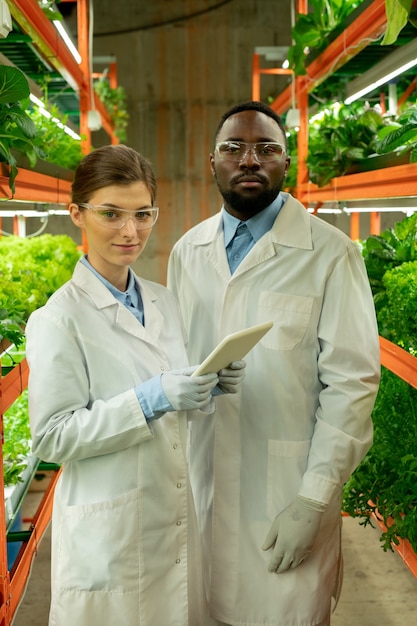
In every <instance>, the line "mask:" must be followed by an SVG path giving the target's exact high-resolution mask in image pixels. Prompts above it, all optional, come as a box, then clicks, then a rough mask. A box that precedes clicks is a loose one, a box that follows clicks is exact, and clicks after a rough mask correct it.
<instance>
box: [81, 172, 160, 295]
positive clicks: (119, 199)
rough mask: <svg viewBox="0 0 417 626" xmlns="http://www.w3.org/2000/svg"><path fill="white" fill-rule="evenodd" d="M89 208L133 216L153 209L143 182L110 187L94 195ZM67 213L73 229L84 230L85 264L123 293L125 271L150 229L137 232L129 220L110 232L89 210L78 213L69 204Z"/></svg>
mask: <svg viewBox="0 0 417 626" xmlns="http://www.w3.org/2000/svg"><path fill="white" fill-rule="evenodd" d="M88 204H89V205H93V206H97V205H100V206H108V207H109V209H111V208H120V209H124V210H126V211H129V212H132V216H133V215H134V214H135V213H136V212H137V211H139V210H142V209H148V208H150V207H151V206H152V199H151V194H150V192H149V190H148V188H147V186H146V185H145V183H144V182H142V181H138V182H134V183H131V184H129V185H109V186H108V187H103V188H102V189H99V190H97V191H95V192H94V194H93V195H92V196H91V197H90V198H89V200H88ZM69 211H70V214H71V218H72V221H73V222H74V224H76V226H79V227H80V228H84V229H85V233H86V236H87V241H88V260H89V262H90V264H91V265H92V266H93V267H94V269H95V270H97V272H99V274H101V275H102V276H104V278H106V279H107V280H108V281H109V282H111V283H112V284H113V285H115V287H117V288H118V289H120V290H121V291H124V290H125V288H126V281H127V276H128V268H129V265H131V264H132V263H133V262H134V261H136V259H137V258H138V257H139V255H140V254H141V253H142V251H143V250H144V248H145V246H146V243H147V241H148V239H149V236H150V234H151V231H152V226H151V227H149V228H146V229H145V230H137V228H136V226H135V223H134V221H133V220H132V219H128V220H127V221H126V223H125V224H124V226H122V228H120V229H112V228H109V226H107V225H105V224H102V223H100V222H99V221H98V220H97V217H96V215H95V214H94V212H93V211H90V210H89V209H83V210H81V209H80V208H79V207H78V205H77V204H72V203H71V204H70V205H69Z"/></svg>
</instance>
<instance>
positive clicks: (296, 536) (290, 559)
mask: <svg viewBox="0 0 417 626" xmlns="http://www.w3.org/2000/svg"><path fill="white" fill-rule="evenodd" d="M325 508H326V505H325V504H323V503H322V502H317V501H315V500H309V499H308V498H304V497H303V496H297V497H296V498H295V500H294V501H293V502H292V503H291V504H290V505H289V506H287V508H286V509H284V510H283V511H282V512H281V513H280V514H279V515H277V516H276V518H275V519H274V521H273V523H272V526H271V529H270V531H269V533H268V535H267V537H266V539H265V542H264V545H263V546H262V550H269V549H270V548H273V550H272V556H271V560H270V561H269V565H268V571H270V572H276V573H277V574H280V573H281V572H286V571H287V570H288V569H290V568H295V567H297V566H298V565H300V563H302V562H303V561H304V560H305V559H306V558H307V557H308V556H309V554H310V552H311V550H312V547H313V543H314V540H315V538H316V536H317V533H318V530H319V527H320V520H321V516H322V514H323V511H324V509H325Z"/></svg>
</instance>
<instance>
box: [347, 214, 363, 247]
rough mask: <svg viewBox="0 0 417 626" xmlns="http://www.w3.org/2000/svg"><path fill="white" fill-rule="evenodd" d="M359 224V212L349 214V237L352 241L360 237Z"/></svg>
mask: <svg viewBox="0 0 417 626" xmlns="http://www.w3.org/2000/svg"><path fill="white" fill-rule="evenodd" d="M360 225H361V217H360V213H357V212H356V213H351V214H350V238H351V239H352V240H353V241H357V240H358V239H359V238H360Z"/></svg>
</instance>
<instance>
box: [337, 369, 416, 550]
mask: <svg viewBox="0 0 417 626" xmlns="http://www.w3.org/2000/svg"><path fill="white" fill-rule="evenodd" d="M416 407H417V390H416V389H414V388H413V387H411V386H410V385H408V384H407V383H406V382H405V381H403V380H401V379H400V378H398V376H396V375H395V374H393V373H392V372H390V371H388V370H386V369H385V368H382V377H381V385H380V388H379V392H378V396H377V399H376V403H375V408H374V411H373V413H372V419H373V422H374V443H373V445H372V447H371V449H370V450H369V452H368V454H367V455H366V456H365V458H364V459H363V461H362V462H361V463H360V465H359V466H358V467H357V468H356V470H355V472H354V473H353V474H352V476H351V477H350V479H349V480H348V481H347V483H346V484H345V486H344V490H343V510H344V511H346V512H347V513H349V514H350V515H351V516H352V517H358V518H359V519H360V523H361V524H362V525H364V526H366V525H367V524H372V517H371V515H372V513H375V514H376V515H378V517H379V518H380V519H382V521H383V522H384V524H385V526H386V527H387V530H386V531H384V532H383V533H382V535H381V537H380V540H381V543H382V548H383V549H384V550H388V549H392V545H393V544H396V545H398V543H399V538H402V539H407V540H408V541H409V542H410V544H411V545H412V547H413V550H414V551H417V452H416V449H415V442H416V440H417V415H416Z"/></svg>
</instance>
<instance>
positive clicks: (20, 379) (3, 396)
mask: <svg viewBox="0 0 417 626" xmlns="http://www.w3.org/2000/svg"><path fill="white" fill-rule="evenodd" d="M0 373H1V363H0ZM28 377H29V367H28V364H27V361H26V359H23V361H21V362H20V363H18V364H17V365H16V366H15V367H14V368H13V369H12V370H10V372H9V373H8V374H6V376H4V377H3V378H2V379H1V387H0V415H3V413H5V412H6V411H7V409H8V408H9V407H11V406H12V404H13V402H14V401H15V400H16V398H17V397H18V396H20V394H21V393H22V392H23V391H24V390H25V389H26V387H27V384H28Z"/></svg>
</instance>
